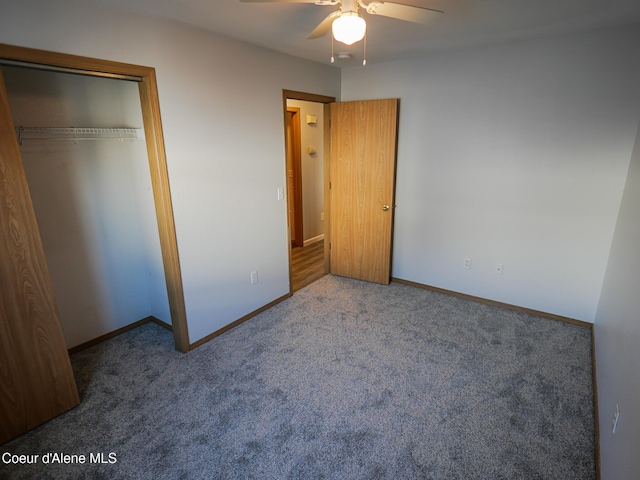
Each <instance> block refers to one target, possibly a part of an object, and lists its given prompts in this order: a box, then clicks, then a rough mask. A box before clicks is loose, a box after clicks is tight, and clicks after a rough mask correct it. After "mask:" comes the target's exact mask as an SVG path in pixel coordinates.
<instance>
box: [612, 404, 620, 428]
mask: <svg viewBox="0 0 640 480" xmlns="http://www.w3.org/2000/svg"><path fill="white" fill-rule="evenodd" d="M618 420H620V406H619V405H618V404H617V403H616V411H615V412H613V418H612V419H611V433H616V428H618Z"/></svg>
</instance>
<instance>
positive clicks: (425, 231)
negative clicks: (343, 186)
mask: <svg viewBox="0 0 640 480" xmlns="http://www.w3.org/2000/svg"><path fill="white" fill-rule="evenodd" d="M639 44H640V29H638V28H635V29H619V30H615V31H614V30H609V31H599V32H596V33H590V34H583V35H569V36H562V37H554V38H547V39H542V40H535V41H521V42H512V43H510V44H501V45H496V46H491V47H486V48H476V49H469V50H462V51H455V52H447V53H443V54H439V55H432V56H429V57H426V58H423V59H413V60H402V61H395V62H389V63H386V64H381V65H371V66H367V67H366V68H361V67H356V68H350V69H347V70H345V71H343V77H342V80H343V81H342V99H343V100H351V99H361V98H384V97H399V98H400V132H399V145H398V169H397V187H396V188H397V197H396V200H397V201H396V203H397V209H396V222H395V234H394V251H393V276H395V277H399V278H402V279H406V280H411V281H415V282H419V283H423V284H427V285H433V286H436V287H441V288H445V289H450V290H455V291H458V292H463V293H466V294H470V295H477V296H480V297H484V298H489V299H492V300H497V301H501V302H506V303H510V304H514V305H519V306H522V307H527V308H533V309H537V310H542V311H545V312H549V313H554V314H558V315H564V316H568V317H571V318H575V319H579V320H584V321H587V322H593V321H594V318H595V313H596V308H597V305H598V298H599V296H600V289H601V286H602V280H603V278H604V272H605V268H606V263H607V257H608V254H609V248H610V245H611V239H612V237H613V229H614V226H615V222H616V217H617V212H618V208H619V206H620V199H621V196H622V190H623V187H624V182H625V177H626V172H627V168H628V166H629V159H630V157H631V150H632V148H633V144H634V141H635V135H636V129H637V126H638V120H639V119H640V57H639V56H638V55H637V52H636V50H637V46H638V45H639ZM464 258H471V260H472V263H471V269H469V270H465V269H463V268H462V266H463V259H464ZM496 263H502V264H504V274H503V275H501V276H500V275H496V274H495V273H494V266H495V264H496Z"/></svg>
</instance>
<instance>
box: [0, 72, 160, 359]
mask: <svg viewBox="0 0 640 480" xmlns="http://www.w3.org/2000/svg"><path fill="white" fill-rule="evenodd" d="M2 69H3V74H4V81H5V86H6V90H7V95H8V99H9V103H10V106H11V113H12V116H13V122H14V124H15V125H19V126H20V127H18V138H19V144H20V150H21V156H22V162H23V165H24V168H25V173H26V177H27V183H28V184H29V191H30V193H31V202H32V204H33V207H34V210H35V214H36V219H37V222H38V229H39V231H40V237H41V239H42V243H43V247H44V251H45V255H46V259H47V266H48V270H49V275H50V277H51V283H52V286H53V291H54V295H55V299H56V305H57V307H58V312H59V319H60V323H61V326H62V330H63V333H64V336H65V341H66V345H67V348H68V349H69V350H70V352H75V351H78V350H80V349H82V348H86V347H87V346H90V345H93V344H94V343H96V342H100V341H102V340H104V339H105V338H109V337H110V336H112V335H114V334H117V333H119V332H121V331H122V330H123V329H126V328H131V327H132V326H135V325H138V324H139V323H140V322H141V321H144V320H146V319H153V320H154V321H156V322H157V323H160V324H161V325H163V326H165V327H169V324H170V322H171V315H170V312H169V302H168V299H167V293H166V281H165V278H164V271H163V267H162V256H161V251H160V242H159V237H158V226H157V222H156V220H155V208H154V204H153V195H152V194H151V176H150V174H149V167H148V161H147V152H146V147H145V143H144V135H143V132H142V129H141V128H140V127H141V126H142V109H141V106H140V98H139V94H138V86H137V84H136V82H135V81H127V80H122V79H111V78H97V77H91V76H86V75H73V74H69V73H64V72H52V71H43V70H35V69H30V68H24V67H17V66H3V67H2ZM72 125H77V126H82V127H81V128H78V127H76V128H73V127H70V126H72ZM169 328H170V327H169Z"/></svg>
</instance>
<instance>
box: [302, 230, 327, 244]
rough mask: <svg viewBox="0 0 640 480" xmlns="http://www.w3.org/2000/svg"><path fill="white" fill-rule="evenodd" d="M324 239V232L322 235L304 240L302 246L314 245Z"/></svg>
mask: <svg viewBox="0 0 640 480" xmlns="http://www.w3.org/2000/svg"><path fill="white" fill-rule="evenodd" d="M323 240H324V233H323V234H321V235H318V236H317V237H313V238H310V239H309V240H305V241H304V242H302V246H303V247H308V246H309V245H313V244H314V243H316V242H321V241H323Z"/></svg>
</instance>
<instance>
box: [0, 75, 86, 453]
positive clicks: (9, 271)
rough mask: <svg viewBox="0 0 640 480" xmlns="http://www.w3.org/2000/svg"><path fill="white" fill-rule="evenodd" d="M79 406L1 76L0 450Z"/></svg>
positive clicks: (0, 76)
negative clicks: (12, 440)
mask: <svg viewBox="0 0 640 480" xmlns="http://www.w3.org/2000/svg"><path fill="white" fill-rule="evenodd" d="M79 403H80V399H79V397H78V391H77V388H76V383H75V379H74V377H73V371H72V369H71V362H70V361H69V354H68V352H67V347H66V344H65V340H64V336H63V333H62V328H61V327H60V322H59V320H58V312H57V308H56V305H55V300H54V295H53V290H52V287H51V280H50V278H49V272H48V269H47V262H46V260H45V255H44V250H43V248H42V243H41V241H40V234H39V231H38V225H37V223H36V217H35V213H34V210H33V205H32V204H31V196H30V194H29V188H28V185H27V179H26V176H25V172H24V167H23V164H22V157H21V155H20V148H19V146H18V141H17V139H16V132H15V128H14V125H13V118H12V116H11V111H10V108H9V102H8V100H7V92H6V88H5V85H4V80H3V77H2V69H0V408H1V410H0V444H2V443H5V442H7V441H8V440H10V439H12V438H14V437H16V436H18V435H20V434H21V433H24V432H26V431H27V430H30V429H32V428H34V427H36V426H37V425H39V424H41V423H43V422H45V421H47V420H49V419H51V418H53V417H55V416H57V415H59V414H61V413H63V412H65V411H67V410H69V409H71V408H73V407H75V406H76V405H78V404H79Z"/></svg>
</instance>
